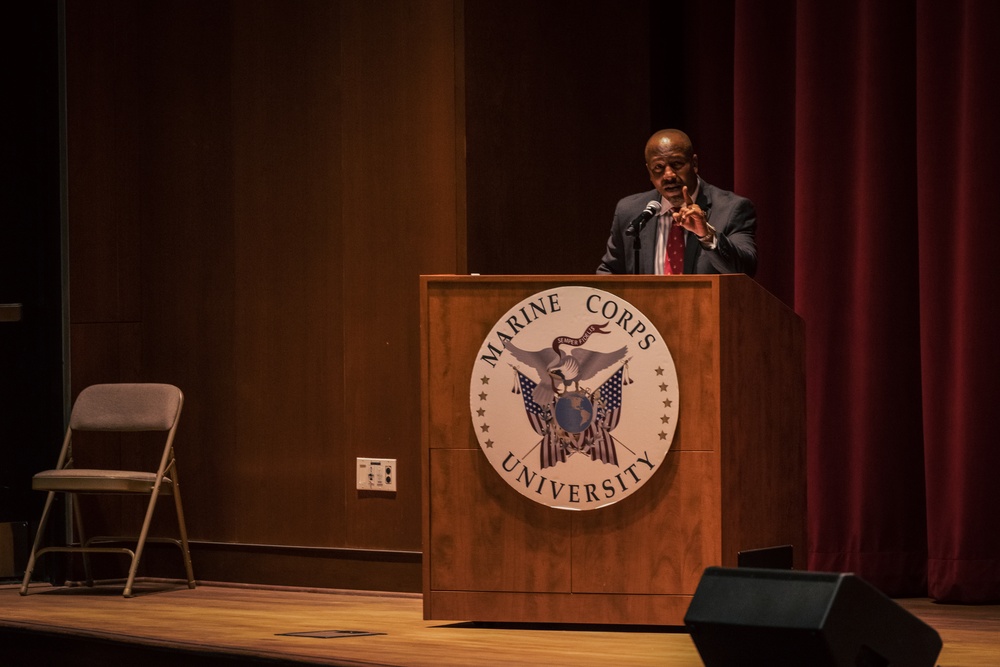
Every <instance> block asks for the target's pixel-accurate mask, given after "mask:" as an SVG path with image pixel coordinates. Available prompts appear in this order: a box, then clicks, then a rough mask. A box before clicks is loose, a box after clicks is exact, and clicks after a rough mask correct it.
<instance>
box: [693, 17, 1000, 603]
mask: <svg viewBox="0 0 1000 667" xmlns="http://www.w3.org/2000/svg"><path fill="white" fill-rule="evenodd" d="M733 11H734V19H735V20H734V26H735V30H734V35H735V48H734V52H733V58H734V67H733V81H732V83H733V91H734V102H733V137H734V139H733V150H734V155H733V164H734V172H733V173H734V183H735V189H736V190H737V192H740V193H744V194H747V195H748V196H750V197H751V198H752V199H754V200H755V202H756V203H757V207H758V214H759V217H760V220H761V229H760V239H759V243H760V256H761V271H760V273H759V274H758V279H759V280H760V281H761V283H762V284H764V286H765V287H767V288H768V289H770V290H771V291H773V292H774V293H775V294H776V295H777V296H779V297H781V298H782V299H784V300H785V301H786V302H787V303H790V304H793V305H794V307H795V310H796V311H797V312H798V313H799V314H801V315H802V317H803V318H804V319H805V322H806V330H807V369H808V389H807V391H808V415H807V424H808V481H809V494H808V502H809V507H808V515H809V540H810V544H809V551H810V553H809V565H810V568H811V569H815V570H833V571H851V572H855V573H857V574H858V575H859V576H861V577H862V578H864V579H866V580H868V581H869V582H871V583H872V584H874V585H876V586H878V587H879V588H880V589H882V590H883V591H885V592H886V593H887V594H889V595H894V596H907V595H926V594H930V595H931V596H932V597H934V598H936V599H940V600H952V601H960V602H979V601H984V600H998V599H1000V521H998V520H997V519H995V518H994V513H995V512H996V511H997V510H996V508H998V507H1000V479H997V478H998V477H1000V442H998V438H997V437H996V435H995V431H996V428H995V427H994V425H993V424H994V421H993V420H994V415H993V414H992V407H993V401H994V396H995V395H996V394H997V393H1000V392H997V390H996V384H997V378H998V375H1000V373H998V371H1000V367H998V363H997V361H998V359H997V358H998V353H997V345H998V343H997V341H996V338H997V337H998V335H1000V306H998V305H997V301H998V298H997V296H996V295H995V294H994V292H995V291H996V287H997V286H998V280H997V278H996V277H995V276H994V274H993V271H992V268H993V267H992V261H991V260H992V256H993V251H994V250H995V249H997V248H998V247H1000V246H998V244H997V241H998V236H1000V233H998V232H997V228H998V225H1000V220H998V217H1000V215H998V214H997V213H994V212H993V211H992V210H991V209H992V206H990V205H991V204H992V203H993V202H992V199H993V197H995V196H996V193H994V192H992V187H991V185H992V183H991V182H990V180H991V179H992V177H993V176H994V175H995V174H996V173H997V172H995V171H994V169H995V168H997V166H998V162H1000V132H998V129H997V123H998V121H1000V102H998V101H997V100H998V95H997V91H995V90H994V88H995V87H997V86H998V85H1000V33H998V29H1000V3H996V2H995V1H994V0H959V1H958V2H954V3H935V2H931V1H930V0H920V1H919V2H914V1H903V0H890V1H881V2H867V1H865V0H850V1H846V2H838V3H830V2H826V1H825V0H799V1H798V2H796V1H795V0H783V1H781V0H779V1H778V2H770V3H759V2H756V1H754V0H737V1H736V2H735V3H734V10H733ZM702 34H704V31H703V33H702ZM723 83H725V82H723ZM706 164H707V163H706ZM706 168H707V167H706ZM709 180H711V179H709ZM994 187H995V186H994Z"/></svg>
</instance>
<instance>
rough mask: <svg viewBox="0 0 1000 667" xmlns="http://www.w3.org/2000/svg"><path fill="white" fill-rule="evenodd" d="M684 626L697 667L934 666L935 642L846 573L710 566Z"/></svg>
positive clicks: (928, 630) (919, 624)
mask: <svg viewBox="0 0 1000 667" xmlns="http://www.w3.org/2000/svg"><path fill="white" fill-rule="evenodd" d="M684 624H685V625H686V626H687V629H688V631H689V632H690V633H691V638H692V639H693V640H694V644H695V647H696V648H697V649H698V653H699V654H700V655H701V659H702V661H703V662H704V663H705V667H733V666H738V667H756V666H757V665H761V666H763V665H767V667H791V666H793V665H794V666H795V667H804V666H808V667H889V666H892V667H896V666H900V667H902V666H905V667H934V663H935V661H936V660H937V657H938V654H939V653H940V652H941V637H940V636H939V635H938V633H937V631H936V630H934V629H933V628H932V627H930V626H929V625H927V624H926V623H924V622H923V621H921V620H920V619H918V618H917V617H916V616H914V615H913V614H911V613H909V612H908V611H906V610H905V609H903V608H902V607H900V606H899V605H898V604H896V603H895V602H893V601H892V600H891V599H889V598H888V597H886V596H885V595H883V594H882V593H881V592H879V591H878V590H876V589H875V588H873V587H872V586H871V585H870V584H868V583H866V582H864V581H862V580H861V579H859V578H858V577H856V576H854V575H853V574H836V573H826V572H796V571H789V570H768V569H754V568H722V567H710V568H708V569H706V570H705V572H704V574H703V575H702V578H701V581H700V582H699V583H698V588H697V589H696V590H695V594H694V598H693V599H692V600H691V604H690V606H689V607H688V611H687V615H686V616H685V617H684Z"/></svg>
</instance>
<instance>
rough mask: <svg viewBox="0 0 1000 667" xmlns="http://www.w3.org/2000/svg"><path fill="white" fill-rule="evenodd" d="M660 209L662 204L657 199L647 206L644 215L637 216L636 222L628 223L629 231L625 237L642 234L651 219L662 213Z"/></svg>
mask: <svg viewBox="0 0 1000 667" xmlns="http://www.w3.org/2000/svg"><path fill="white" fill-rule="evenodd" d="M660 208H662V207H661V206H660V202H659V201H657V200H655V199H654V200H653V201H651V202H649V203H648V204H646V208H644V209H643V210H642V213H640V214H639V215H638V216H636V219H635V220H633V221H632V222H630V223H628V229H626V230H625V235H626V236H635V235H636V234H638V233H639V232H641V231H642V228H643V227H645V226H646V223H647V222H649V219H650V218H652V217H653V216H654V215H656V214H657V213H658V212H659V211H660Z"/></svg>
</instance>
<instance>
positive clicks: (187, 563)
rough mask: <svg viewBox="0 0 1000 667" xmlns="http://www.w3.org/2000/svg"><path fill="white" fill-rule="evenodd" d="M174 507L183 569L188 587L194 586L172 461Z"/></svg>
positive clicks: (175, 467) (175, 466)
mask: <svg viewBox="0 0 1000 667" xmlns="http://www.w3.org/2000/svg"><path fill="white" fill-rule="evenodd" d="M173 476H174V507H175V508H176V510H177V528H178V531H179V532H180V536H181V552H182V556H183V558H184V570H185V572H186V573H187V581H188V588H194V587H195V583H194V568H193V566H192V565H191V548H190V547H189V546H188V535H187V523H185V521H184V507H183V505H182V503H181V483H180V480H179V479H177V464H176V462H175V463H174V469H173Z"/></svg>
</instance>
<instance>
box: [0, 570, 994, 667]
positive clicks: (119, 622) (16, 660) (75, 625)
mask: <svg viewBox="0 0 1000 667" xmlns="http://www.w3.org/2000/svg"><path fill="white" fill-rule="evenodd" d="M164 586H165V584H164V583H162V582H144V583H143V584H142V585H141V586H140V587H138V588H137V591H138V593H139V595H138V596H137V597H135V598H132V599H128V600H126V599H124V598H122V597H121V588H120V587H118V586H107V587H104V586H99V587H96V588H94V589H87V588H53V587H50V586H47V585H35V586H33V587H32V589H31V592H30V594H29V595H28V596H27V597H21V596H20V595H18V591H17V586H16V585H0V664H2V665H4V666H5V667H19V666H20V665H45V664H55V663H56V661H57V660H58V661H59V662H63V663H65V664H73V665H75V666H79V665H91V664H93V665H108V664H124V662H125V661H126V660H128V661H131V660H138V661H139V662H138V664H142V665H144V666H148V665H173V664H183V665H184V666H185V667H200V666H201V665H244V664H245V665H250V664H254V665H267V664H271V665H344V666H355V667H357V666H369V667H370V666H373V665H398V666H405V667H422V666H425V665H426V666H428V667H430V666H432V665H433V666H435V667H442V666H445V667H447V666H458V665H462V666H469V665H491V666H492V665H519V666H520V665H549V666H553V667H557V666H561V665H566V666H569V665H572V666H574V667H587V666H591V665H593V666H595V667H596V666H598V665H599V666H600V667H607V665H639V666H641V665H650V666H652V665H657V667H661V666H663V665H670V666H672V667H688V666H691V667H700V666H701V665H702V662H701V659H700V658H699V656H698V652H697V650H696V648H695V646H694V643H693V642H692V641H691V638H690V637H689V636H688V635H687V634H686V633H685V632H683V630H682V629H680V628H650V627H640V628H615V627H613V626H600V627H592V626H579V627H577V626H572V627H566V626H538V625H532V626H523V625H517V626H515V625H498V624H493V625H475V624H471V623H465V622H462V621H461V620H456V621H454V622H450V621H425V620H423V617H422V607H421V604H422V603H421V599H420V596H419V595H413V594H392V593H386V594H379V593H352V592H345V591H325V590H323V591H305V590H298V589H295V590H290V589H272V588H249V587H230V586H225V585H200V586H199V587H198V588H197V589H195V590H188V589H187V588H176V587H172V586H171V585H166V586H167V587H166V588H164ZM898 602H899V604H900V606H902V607H904V608H905V609H907V610H908V611H910V612H911V613H913V614H914V615H916V616H918V617H920V618H921V619H923V620H924V621H925V622H927V623H928V624H930V625H931V626H932V627H934V628H935V629H936V630H937V631H938V632H939V633H940V634H941V637H942V639H943V640H944V649H943V650H942V652H941V655H940V656H939V657H938V664H939V665H940V666H941V667H952V666H954V667H997V666H998V665H1000V606H956V605H939V604H934V603H933V602H931V601H929V600H921V599H912V600H900V601H898ZM327 631H351V632H367V633H373V634H368V635H363V634H349V635H346V636H342V637H338V638H318V637H310V636H289V635H286V634H285V633H308V632H320V633H323V632H327ZM67 660H68V662H66V661H67Z"/></svg>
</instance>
